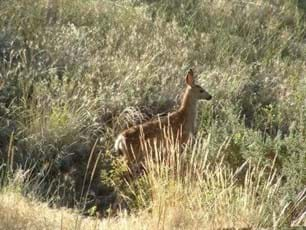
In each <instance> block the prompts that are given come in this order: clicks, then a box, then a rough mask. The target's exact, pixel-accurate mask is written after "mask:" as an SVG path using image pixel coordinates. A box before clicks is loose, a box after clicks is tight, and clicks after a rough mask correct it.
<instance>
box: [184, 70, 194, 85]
mask: <svg viewBox="0 0 306 230" xmlns="http://www.w3.org/2000/svg"><path fill="white" fill-rule="evenodd" d="M186 84H187V85H189V86H191V87H192V86H194V82H193V71H192V69H190V70H189V71H188V73H187V76H186Z"/></svg>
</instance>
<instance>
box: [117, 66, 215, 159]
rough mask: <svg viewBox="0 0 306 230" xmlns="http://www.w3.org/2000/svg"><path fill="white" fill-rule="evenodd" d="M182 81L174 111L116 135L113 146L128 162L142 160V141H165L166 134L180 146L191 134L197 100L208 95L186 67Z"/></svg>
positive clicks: (143, 155)
mask: <svg viewBox="0 0 306 230" xmlns="http://www.w3.org/2000/svg"><path fill="white" fill-rule="evenodd" d="M186 84H187V86H186V89H185V92H184V96H183V98H182V101H181V105H180V108H179V109H178V110H177V111H174V112H172V113H169V114H168V115H167V116H165V117H161V118H158V119H155V120H152V121H147V122H145V123H142V124H139V125H136V126H132V127H130V128H128V129H126V130H124V131H123V132H122V133H120V134H119V136H118V137H117V139H116V142H115V149H116V150H117V151H118V152H121V153H123V154H124V155H125V157H126V159H127V161H128V163H132V162H135V161H136V162H137V163H139V162H141V161H143V160H144V157H145V153H144V149H143V141H145V142H149V143H150V144H152V145H153V144H154V143H157V144H161V143H163V142H165V136H167V135H169V134H170V135H171V137H172V139H173V141H175V142H178V143H179V144H180V145H181V144H186V143H187V142H188V140H189V139H190V138H191V137H192V135H193V134H194V133H195V129H196V117H197V101H198V100H201V99H206V100H210V99H211V95H209V94H208V93H207V92H206V91H205V90H204V89H203V88H201V87H200V86H198V85H195V84H194V81H193V72H192V70H189V72H188V74H187V76H186ZM165 132H166V134H167V135H165Z"/></svg>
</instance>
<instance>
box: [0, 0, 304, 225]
mask: <svg viewBox="0 0 306 230" xmlns="http://www.w3.org/2000/svg"><path fill="white" fill-rule="evenodd" d="M49 10H50V9H48V7H47V1H43V0H39V1H33V0H21V1H15V0H5V1H1V2H0V15H1V17H0V28H1V29H0V77H1V81H0V83H1V84H0V159H1V167H0V170H1V177H2V178H4V179H3V180H2V184H10V183H11V182H10V181H11V180H12V178H14V176H13V175H14V173H15V172H16V170H17V171H19V172H22V173H21V174H22V175H24V174H25V175H26V176H25V181H24V182H22V183H21V184H23V185H22V186H20V190H21V192H22V193H23V194H24V195H28V196H30V194H32V195H33V194H34V195H33V196H35V197H39V198H40V199H41V200H43V201H48V202H50V203H52V204H54V205H61V206H62V205H64V206H69V207H78V208H80V209H82V208H84V206H85V207H86V208H85V209H86V211H87V212H91V211H90V208H91V207H92V206H95V204H96V203H99V204H101V203H102V204H103V205H102V204H101V206H103V207H98V209H99V208H101V210H102V214H103V215H104V216H105V215H108V213H111V212H108V211H107V209H108V208H109V207H110V206H115V205H114V203H116V202H117V198H113V197H112V195H113V194H119V195H118V197H119V198H118V200H119V201H120V200H123V201H124V202H121V205H122V206H126V205H127V206H128V208H127V209H128V210H130V211H131V213H138V212H142V211H141V210H143V209H144V211H143V212H144V214H143V217H141V216H137V217H135V216H134V217H131V219H128V220H127V221H131V223H132V222H133V221H137V220H139V221H143V222H145V223H149V222H150V221H151V219H150V218H151V217H152V216H153V217H152V223H151V224H153V225H152V228H153V226H154V227H156V226H168V227H169V228H171V226H173V224H174V223H175V222H177V224H178V225H177V226H178V227H179V226H180V225H182V226H186V228H188V227H189V228H191V226H192V227H196V226H197V225H196V224H198V226H203V225H205V224H206V223H208V220H213V222H212V223H213V226H235V225H237V226H259V227H261V226H264V227H271V226H281V224H283V223H286V224H289V222H292V221H293V220H296V218H298V217H301V216H302V213H303V212H305V203H303V202H302V201H300V203H299V201H298V200H299V199H298V197H299V196H301V197H302V194H303V193H302V191H303V190H304V189H305V184H306V171H305V169H306V155H305V151H304V149H305V148H306V145H305V141H304V140H305V135H306V132H305V128H304V127H305V122H306V117H305V106H304V104H305V98H306V95H305V92H306V91H305V78H304V77H303V76H305V73H306V65H305V61H306V60H305V55H304V53H306V43H305V33H306V30H305V28H306V17H305V7H304V5H303V1H300V0H292V1H283V0H277V1H259V0H258V1H257V0H256V1H252V2H250V1H223V0H220V1H206V0H195V1H189V0H188V1H184V2H183V3H181V4H178V2H177V1H172V0H170V1H154V2H152V1H104V0H103V1H71V0H64V1H58V5H57V6H56V7H54V9H52V10H54V11H49ZM50 17H51V19H52V20H50ZM190 67H193V68H194V69H195V72H196V73H197V74H198V81H199V82H201V85H204V86H205V88H207V89H208V90H209V92H210V93H211V94H212V95H213V100H212V102H211V103H203V104H200V105H199V117H198V126H199V127H198V132H199V133H207V134H208V137H209V139H207V136H205V135H203V136H201V135H200V136H198V139H197V141H198V144H196V145H195V146H194V147H190V148H189V149H187V150H185V152H184V153H183V154H182V155H180V156H179V157H178V158H177V157H176V158H174V159H175V160H177V161H179V162H176V163H175V162H174V163H173V162H172V163H171V164H170V165H164V163H162V162H159V163H158V164H156V162H154V163H153V162H151V163H149V165H148V170H147V171H148V172H147V174H145V175H144V176H141V177H139V178H136V179H135V181H133V183H131V184H130V185H127V184H126V183H125V181H124V180H123V179H122V178H121V176H122V174H124V171H125V166H124V164H122V162H121V161H122V159H121V158H120V157H119V156H117V155H116V154H115V153H114V152H113V151H112V148H113V142H114V138H115V136H116V134H117V133H118V132H119V131H120V130H122V129H124V128H126V127H128V126H130V125H132V124H138V123H140V122H142V121H143V120H147V119H149V118H151V117H153V116H155V115H156V114H158V113H164V112H168V111H170V110H172V109H173V108H174V107H175V105H176V102H177V101H178V99H179V98H180V94H181V88H182V84H183V76H184V74H185V72H186V70H187V69H189V68H190ZM172 147H173V149H169V150H167V151H166V149H160V150H158V151H157V150H152V151H153V153H155V154H157V155H158V154H162V153H165V151H166V152H170V153H171V154H172V155H171V154H170V156H173V157H174V156H176V154H178V151H176V150H175V148H176V147H175V145H173V146H172ZM195 159H197V160H195ZM181 164H183V166H184V167H183V166H182V167H181V168H180V167H178V166H180V165H181ZM201 165H202V166H201ZM242 165H244V167H242ZM238 169H240V171H239V170H238ZM176 170H178V171H176ZM185 170H187V171H185ZM237 170H238V171H237ZM238 172H239V173H238ZM2 175H3V176H2ZM8 181H9V182H8ZM82 191H83V192H82ZM88 194H90V195H88ZM188 194H192V196H188ZM255 194H256V195H255ZM84 195H85V197H87V199H84ZM219 196H220V197H221V198H220V197H219ZM3 197H5V192H4V193H3ZM109 197H112V198H111V199H109V200H108V198H109ZM193 197H194V198H193ZM265 202H266V203H267V205H265V204H264V203H265ZM119 203H120V202H119ZM297 203H299V205H297V206H296V208H295V209H294V210H293V209H292V204H297ZM189 204H190V206H188V205H189ZM205 204H206V205H205ZM159 205H160V206H159ZM6 207H7V206H6ZM156 207H158V208H156ZM181 207H184V208H185V209H186V211H184V210H183V208H181ZM247 207H250V208H247ZM168 208H169V209H168ZM93 209H94V208H93ZM195 210H198V211H197V212H196V211H195ZM192 211H194V212H192ZM148 212H151V213H148ZM176 213H177V214H178V216H175V214H176ZM244 213H245V214H244ZM273 213H274V214H273ZM132 215H134V214H132ZM135 215H136V214H135ZM230 215H232V217H234V218H233V219H232V220H231V219H230ZM271 215H272V216H271ZM288 216H291V217H290V218H289V217H288ZM138 218H139V219H138ZM163 218H164V219H163ZM125 220H126V219H125V218H123V219H122V221H125ZM180 220H181V221H182V223H180ZM189 220H192V221H191V223H190V222H189ZM120 221H121V220H120ZM163 221H164V222H163ZM222 221H223V222H222ZM110 222H112V220H110ZM222 223H223V224H222ZM298 223H299V224H301V223H302V219H301V220H300V221H299V222H298ZM112 224H114V222H112ZM163 224H164V225H163ZM115 226H117V225H116V224H115ZM150 226H151V225H150ZM207 226H212V225H207Z"/></svg>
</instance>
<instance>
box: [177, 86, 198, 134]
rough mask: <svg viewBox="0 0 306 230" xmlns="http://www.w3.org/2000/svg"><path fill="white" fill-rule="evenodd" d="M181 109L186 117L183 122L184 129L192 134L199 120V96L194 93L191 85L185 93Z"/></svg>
mask: <svg viewBox="0 0 306 230" xmlns="http://www.w3.org/2000/svg"><path fill="white" fill-rule="evenodd" d="M179 110H180V111H181V112H182V113H183V115H184V117H185V119H184V124H183V129H184V131H185V132H187V133H189V134H191V135H192V134H194V133H195V128H196V120H197V98H195V97H194V96H193V95H192V93H191V89H190V88H189V87H188V88H187V89H186V91H185V93H184V96H183V99H182V102H181V107H180V109H179Z"/></svg>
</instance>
